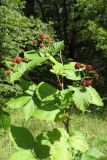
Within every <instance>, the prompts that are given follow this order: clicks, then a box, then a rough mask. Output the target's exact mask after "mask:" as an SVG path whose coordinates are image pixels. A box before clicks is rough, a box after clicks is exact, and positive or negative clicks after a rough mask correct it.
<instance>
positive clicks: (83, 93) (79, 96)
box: [73, 87, 92, 112]
mask: <svg viewBox="0 0 107 160" xmlns="http://www.w3.org/2000/svg"><path fill="white" fill-rule="evenodd" d="M87 88H88V87H87ZM87 88H76V89H75V92H74V94H73V100H74V103H75V105H76V107H77V108H79V109H80V110H81V111H83V112H84V111H85V110H86V109H87V107H88V106H89V105H90V103H91V100H92V99H91V95H90V93H89V92H88V90H87Z"/></svg>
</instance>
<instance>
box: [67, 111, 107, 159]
mask: <svg viewBox="0 0 107 160" xmlns="http://www.w3.org/2000/svg"><path fill="white" fill-rule="evenodd" d="M75 130H78V131H80V132H82V133H84V135H85V136H86V137H87V139H88V142H89V144H90V147H92V146H95V144H96V141H98V140H99V139H100V140H107V119H101V118H99V117H98V116H94V115H92V114H79V115H78V114H73V115H72V116H71V119H70V122H69V131H70V134H72V132H73V131H75ZM100 150H101V151H102V152H103V153H104V154H105V155H107V144H106V145H102V146H101V148H100ZM101 160H103V159H101ZM104 160H107V157H106V159H104Z"/></svg>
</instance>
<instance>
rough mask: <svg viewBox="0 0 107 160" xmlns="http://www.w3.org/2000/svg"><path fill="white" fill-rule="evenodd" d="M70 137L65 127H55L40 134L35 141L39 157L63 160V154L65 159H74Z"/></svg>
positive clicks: (36, 152)
mask: <svg viewBox="0 0 107 160" xmlns="http://www.w3.org/2000/svg"><path fill="white" fill-rule="evenodd" d="M68 139H69V135H68V133H67V132H66V130H65V129H63V128H54V129H53V130H51V131H47V132H44V133H42V134H40V135H39V136H38V137H37V138H36V141H35V154H36V156H37V158H38V159H46V158H49V159H51V160H59V159H60V160H61V158H62V155H63V159H64V160H65V159H66V160H72V157H71V152H70V148H69V142H68ZM41 150H42V152H41ZM58 156H59V157H58Z"/></svg>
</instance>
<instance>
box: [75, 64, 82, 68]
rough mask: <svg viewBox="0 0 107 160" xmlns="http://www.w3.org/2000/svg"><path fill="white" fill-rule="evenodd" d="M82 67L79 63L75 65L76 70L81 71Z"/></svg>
mask: <svg viewBox="0 0 107 160" xmlns="http://www.w3.org/2000/svg"><path fill="white" fill-rule="evenodd" d="M82 67H83V66H82V64H81V63H79V62H77V63H76V64H75V69H80V68H82Z"/></svg>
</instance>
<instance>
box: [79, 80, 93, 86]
mask: <svg viewBox="0 0 107 160" xmlns="http://www.w3.org/2000/svg"><path fill="white" fill-rule="evenodd" d="M81 84H82V86H85V87H89V86H92V80H83V81H82V83H81Z"/></svg>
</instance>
